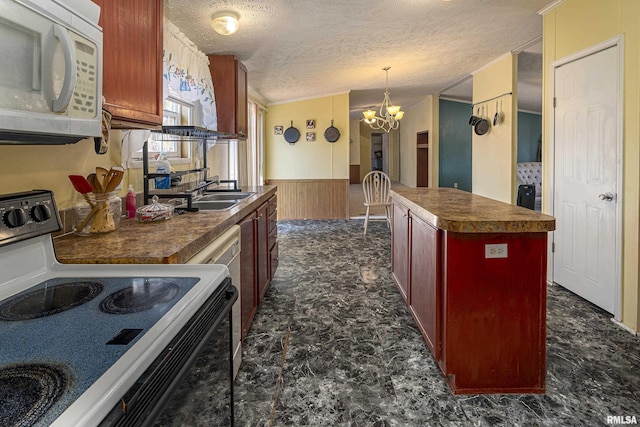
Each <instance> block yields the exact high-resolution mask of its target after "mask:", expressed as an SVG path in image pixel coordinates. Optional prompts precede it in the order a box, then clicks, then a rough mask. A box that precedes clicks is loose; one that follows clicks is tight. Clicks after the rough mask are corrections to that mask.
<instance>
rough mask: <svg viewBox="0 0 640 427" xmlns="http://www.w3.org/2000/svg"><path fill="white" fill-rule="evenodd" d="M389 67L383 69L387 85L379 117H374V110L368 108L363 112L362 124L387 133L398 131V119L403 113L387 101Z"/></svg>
mask: <svg viewBox="0 0 640 427" xmlns="http://www.w3.org/2000/svg"><path fill="white" fill-rule="evenodd" d="M390 68H391V67H384V68H383V70H384V71H385V72H386V73H387V85H386V87H385V90H384V99H383V100H382V104H380V109H379V111H378V112H379V115H378V116H376V112H375V110H372V109H371V108H369V109H368V110H367V111H364V112H363V113H362V114H363V115H364V122H365V123H367V124H368V125H369V126H371V129H381V130H383V131H385V132H387V133H389V132H390V131H391V130H395V129H398V126H399V125H400V119H402V116H404V111H400V106H399V105H393V103H392V102H391V100H390V99H389V69H390Z"/></svg>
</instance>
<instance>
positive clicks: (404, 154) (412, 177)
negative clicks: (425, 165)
mask: <svg viewBox="0 0 640 427" xmlns="http://www.w3.org/2000/svg"><path fill="white" fill-rule="evenodd" d="M434 123H435V126H434ZM437 123H438V97H436V96H431V95H430V96H428V97H426V98H425V99H424V100H423V101H421V102H419V103H418V104H416V105H413V106H411V107H409V108H407V109H406V110H405V113H404V117H403V119H402V121H401V122H400V182H401V183H402V184H404V185H406V186H409V187H415V186H416V185H417V178H418V177H417V162H416V142H417V134H418V133H419V132H424V131H429V186H430V187H437V186H438V142H437V141H438V125H437Z"/></svg>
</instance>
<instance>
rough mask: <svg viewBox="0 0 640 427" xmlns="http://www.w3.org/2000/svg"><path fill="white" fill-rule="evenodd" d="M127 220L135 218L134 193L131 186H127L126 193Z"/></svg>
mask: <svg viewBox="0 0 640 427" xmlns="http://www.w3.org/2000/svg"><path fill="white" fill-rule="evenodd" d="M126 206H127V218H135V217H136V193H135V191H133V185H129V190H128V191H127V199H126Z"/></svg>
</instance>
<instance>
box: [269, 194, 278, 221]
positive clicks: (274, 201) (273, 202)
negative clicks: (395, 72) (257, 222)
mask: <svg viewBox="0 0 640 427" xmlns="http://www.w3.org/2000/svg"><path fill="white" fill-rule="evenodd" d="M268 203H269V216H271V214H274V213H276V210H277V209H278V195H277V194H276V195H275V196H273V197H272V198H270V199H269V200H268Z"/></svg>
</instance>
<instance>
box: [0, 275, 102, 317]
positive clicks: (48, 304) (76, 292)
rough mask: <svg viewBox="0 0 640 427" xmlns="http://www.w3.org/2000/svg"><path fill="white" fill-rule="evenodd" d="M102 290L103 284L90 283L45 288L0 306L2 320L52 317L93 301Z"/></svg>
mask: <svg viewBox="0 0 640 427" xmlns="http://www.w3.org/2000/svg"><path fill="white" fill-rule="evenodd" d="M102 289H103V286H102V284H100V283H98V282H88V281H74V282H67V283H61V284H59V285H55V286H45V287H44V288H41V289H38V290H35V291H32V292H28V293H26V294H23V295H18V296H16V297H14V298H11V299H10V300H8V301H7V302H5V303H4V304H2V305H0V320H31V319H37V318H39V317H46V316H51V315H52V314H56V313H60V312H63V311H66V310H69V309H71V308H73V307H77V306H79V305H81V304H84V303H86V302H88V301H91V300H92V299H94V298H95V297H96V296H97V295H98V294H99V293H100V292H102Z"/></svg>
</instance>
